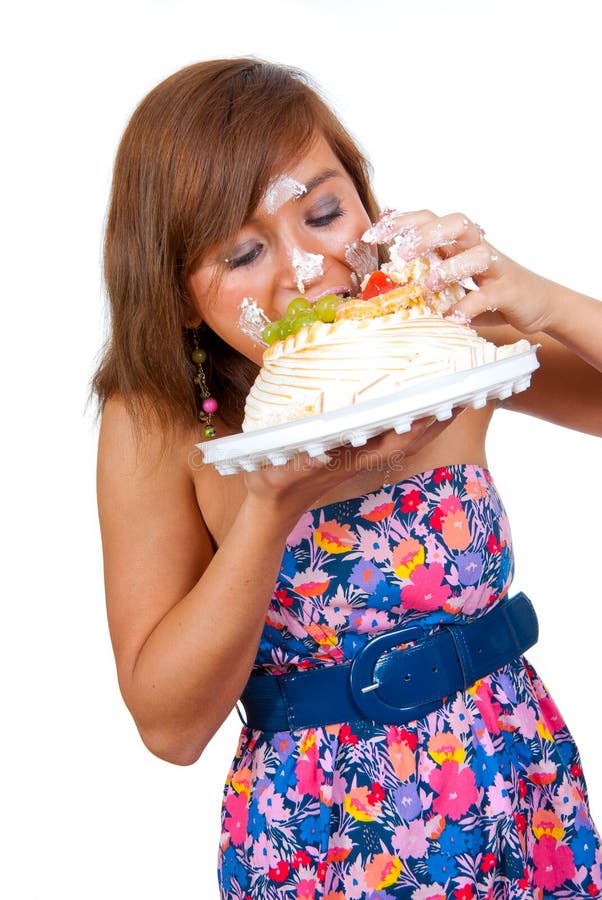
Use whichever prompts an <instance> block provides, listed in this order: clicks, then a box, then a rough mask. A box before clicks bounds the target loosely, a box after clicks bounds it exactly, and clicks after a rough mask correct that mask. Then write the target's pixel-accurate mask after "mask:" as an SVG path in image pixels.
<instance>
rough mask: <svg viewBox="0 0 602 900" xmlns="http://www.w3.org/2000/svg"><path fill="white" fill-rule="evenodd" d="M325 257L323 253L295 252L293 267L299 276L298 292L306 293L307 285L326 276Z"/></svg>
mask: <svg viewBox="0 0 602 900" xmlns="http://www.w3.org/2000/svg"><path fill="white" fill-rule="evenodd" d="M323 263H324V257H323V255H322V254H321V253H305V252H304V251H303V250H297V248H296V247H295V248H294V250H293V258H292V266H293V269H294V270H295V274H296V276H297V290H298V291H299V293H300V294H304V293H305V285H306V284H311V282H312V281H315V280H316V278H320V277H321V276H322V275H323V274H324V266H323Z"/></svg>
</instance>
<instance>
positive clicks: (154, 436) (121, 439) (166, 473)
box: [97, 398, 213, 688]
mask: <svg viewBox="0 0 602 900" xmlns="http://www.w3.org/2000/svg"><path fill="white" fill-rule="evenodd" d="M190 444H191V441H190V436H189V435H186V433H185V432H184V431H182V432H175V433H174V436H173V439H172V440H171V441H170V443H168V445H167V447H165V448H162V439H161V433H160V431H159V430H158V428H156V427H155V428H154V429H153V428H152V427H149V428H148V430H147V431H146V433H145V435H144V438H143V440H142V441H140V442H137V441H136V434H135V430H134V426H133V423H132V421H131V418H130V416H129V413H128V410H127V408H126V405H125V403H124V401H123V400H122V399H120V398H115V399H111V400H109V401H108V402H107V404H106V406H105V409H104V412H103V416H102V422H101V428H100V436H99V446H98V467H97V491H98V510H99V519H100V529H101V537H102V545H103V558H104V570H105V591H106V598H107V611H108V617H109V627H110V631H111V638H112V641H113V649H114V652H115V656H116V660H117V668H118V674H119V677H120V681H121V682H122V688H123V681H124V680H125V679H127V676H128V673H130V672H131V671H132V669H133V667H134V665H135V661H136V658H137V656H138V653H139V652H140V649H141V647H142V646H143V644H144V642H145V641H146V639H147V637H148V636H149V634H150V633H151V632H152V630H153V629H154V627H155V626H156V625H157V623H158V622H159V621H160V620H161V619H162V618H163V616H164V615H165V614H166V613H167V612H168V611H169V609H171V607H173V606H174V605H175V604H176V603H178V602H179V601H180V600H181V599H182V598H183V597H184V596H185V595H186V594H187V593H188V592H189V591H190V590H191V588H192V587H193V586H194V584H196V582H197V581H198V579H199V578H200V577H201V575H202V573H203V571H204V570H205V568H206V567H207V565H208V564H209V562H210V561H211V558H212V556H213V545H212V542H211V538H210V536H209V533H208V530H207V528H206V526H205V523H204V521H203V518H202V515H201V512H200V510H199V506H198V503H197V499H196V495H195V486H194V482H193V480H192V477H191V474H190V469H189V466H188V465H187V453H188V452H189V447H190Z"/></svg>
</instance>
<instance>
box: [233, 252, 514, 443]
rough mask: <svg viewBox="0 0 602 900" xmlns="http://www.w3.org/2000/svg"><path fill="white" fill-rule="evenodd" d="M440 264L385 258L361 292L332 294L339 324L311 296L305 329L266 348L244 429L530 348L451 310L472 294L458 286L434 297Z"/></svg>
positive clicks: (372, 395)
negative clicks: (432, 284) (489, 336)
mask: <svg viewBox="0 0 602 900" xmlns="http://www.w3.org/2000/svg"><path fill="white" fill-rule="evenodd" d="M431 263H432V260H430V259H429V258H428V257H419V258H417V259H416V260H413V261H412V262H411V263H409V264H407V265H400V264H399V262H396V263H394V264H392V263H387V264H385V265H384V266H383V267H381V269H380V270H377V271H376V272H373V273H372V274H371V275H370V276H366V278H365V279H364V282H363V289H362V292H361V295H360V296H359V297H355V298H351V299H342V298H340V297H338V298H333V299H332V300H331V307H332V313H331V315H329V316H327V318H332V319H333V321H311V319H312V316H315V309H314V308H315V307H317V304H313V305H312V304H309V303H308V302H307V301H304V305H303V307H301V308H300V309H299V310H298V313H297V320H296V321H297V322H300V323H301V327H299V328H298V330H296V333H292V334H288V335H286V334H285V336H283V337H279V338H278V339H276V340H274V341H273V343H271V344H270V345H269V346H268V347H267V349H266V350H265V351H264V355H263V364H262V367H261V370H260V372H259V374H258V376H257V378H256V380H255V383H254V384H253V386H252V388H251V391H250V392H249V395H248V397H247V400H246V405H245V416H244V421H243V425H242V430H243V431H245V432H249V431H254V430H256V429H259V428H266V427H269V426H272V425H279V424H282V423H284V422H290V421H294V420H295V419H300V418H304V417H307V416H315V415H319V414H321V413H326V412H329V411H330V410H334V409H339V408H341V407H345V406H351V405H353V404H356V403H359V402H361V401H364V400H372V399H375V398H378V397H382V396H385V395H386V394H390V393H392V392H395V391H399V390H402V389H403V388H405V387H409V386H411V385H414V384H416V383H418V382H420V381H425V380H428V379H433V378H437V377H439V376H442V375H447V374H450V373H454V372H459V371H462V370H466V369H471V368H474V367H476V366H480V365H483V364H485V363H490V362H494V361H496V360H498V359H502V358H505V357H507V356H510V355H512V354H515V353H521V352H523V351H525V350H528V349H529V347H530V344H529V343H528V341H526V340H520V341H517V342H516V343H514V344H508V345H505V346H502V347H497V346H496V345H495V344H492V343H490V342H489V341H486V340H485V339H484V338H482V337H480V336H479V335H478V334H477V333H476V331H474V329H473V328H471V327H470V324H469V322H468V321H467V320H466V319H465V318H463V317H462V316H460V315H456V314H453V313H452V314H451V315H445V313H446V312H447V310H448V309H449V308H450V307H451V306H452V305H453V304H454V303H455V302H456V300H458V299H459V298H460V297H461V296H462V295H463V294H464V293H465V292H464V290H463V289H462V287H461V285H457V286H452V287H448V288H446V289H445V291H444V292H441V293H439V294H432V293H429V292H428V291H427V290H426V288H425V287H424V281H425V277H426V274H427V273H428V271H429V269H430V265H431ZM335 301H336V302H335ZM298 303H299V304H300V303H301V300H299V301H298ZM293 305H294V301H293ZM326 305H327V304H326ZM322 307H323V308H324V303H323V304H322ZM289 309H290V307H289ZM304 316H305V318H303V317H304ZM289 318H290V316H289ZM282 321H283V322H284V320H282ZM288 324H289V325H290V324H291V322H290V321H289V323H288ZM293 324H294V323H293ZM273 327H274V328H276V329H277V327H278V326H277V325H274V326H273ZM285 331H286V329H285Z"/></svg>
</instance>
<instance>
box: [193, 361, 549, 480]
mask: <svg viewBox="0 0 602 900" xmlns="http://www.w3.org/2000/svg"><path fill="white" fill-rule="evenodd" d="M538 346H539V345H535V346H532V347H531V348H530V349H529V350H525V351H524V352H523V353H517V354H516V355H514V356H508V357H507V358H506V359H498V360H497V361H496V362H492V363H485V364H484V365H482V366H477V368H475V369H467V370H466V371H463V372H456V373H454V374H453V375H443V376H441V377H440V378H434V379H432V380H431V381H421V382H419V383H418V384H416V385H414V386H412V387H407V388H404V389H403V390H401V391H395V393H393V394H387V395H386V396H385V397H379V398H378V399H376V400H364V401H363V402H361V403H356V404H355V405H354V406H345V407H344V408H343V409H334V410H332V411H331V412H327V413H322V415H319V416H309V417H307V418H305V419H295V421H294V422H285V423H284V424H282V425H274V426H273V427H271V428H261V429H259V430H257V431H247V432H243V433H241V434H233V435H230V436H228V437H224V438H218V440H214V441H204V442H203V443H202V444H197V445H196V446H197V447H198V448H199V450H200V451H201V453H202V454H203V461H204V462H205V463H209V464H211V465H213V466H215V468H216V469H217V471H218V472H219V473H220V474H221V475H233V474H235V473H236V472H239V471H241V470H245V471H248V472H252V471H253V470H254V469H258V468H259V467H260V466H265V465H268V464H272V465H274V466H282V465H284V464H285V463H286V462H288V460H289V459H291V458H292V457H293V456H295V454H297V453H303V452H306V453H308V454H309V455H310V456H319V455H320V454H321V453H324V452H325V451H326V450H331V449H332V448H333V447H340V446H342V445H343V444H351V445H352V446H353V447H361V446H362V445H363V444H365V443H366V441H367V440H368V439H369V438H371V437H374V435H376V434H380V433H381V432H382V431H388V430H389V429H394V430H395V431H396V432H397V433H398V434H402V433H403V432H405V431H409V429H410V427H411V425H412V422H413V421H414V420H415V419H420V418H422V417H423V416H436V417H437V419H439V420H440V421H442V420H443V419H449V418H450V416H451V414H452V410H453V409H454V407H457V406H472V407H473V408H474V409H479V408H480V407H482V406H485V404H486V403H487V402H488V400H493V399H496V400H505V399H506V398H507V397H510V395H511V394H518V393H519V392H520V391H524V390H526V388H528V387H529V384H530V383H531V374H532V373H533V372H534V371H535V369H537V368H538V367H539V363H538V361H537V356H536V350H537V347H538Z"/></svg>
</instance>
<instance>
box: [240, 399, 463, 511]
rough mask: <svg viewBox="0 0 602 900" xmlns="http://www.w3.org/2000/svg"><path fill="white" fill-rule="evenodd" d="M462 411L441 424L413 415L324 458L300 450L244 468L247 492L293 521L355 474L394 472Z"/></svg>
mask: <svg viewBox="0 0 602 900" xmlns="http://www.w3.org/2000/svg"><path fill="white" fill-rule="evenodd" d="M461 412H462V410H461V409H457V410H455V412H454V415H453V416H452V417H451V418H449V419H446V420H445V421H443V422H438V421H437V419H436V418H435V417H434V416H430V417H425V418H422V419H416V421H415V422H414V423H413V424H412V427H411V428H410V430H409V431H407V432H405V433H404V434H397V432H395V431H394V430H389V431H385V432H383V433H382V434H379V435H376V436H375V437H373V438H370V440H368V441H367V442H366V443H365V444H364V445H363V446H361V447H353V446H351V444H344V445H341V446H339V447H336V448H334V449H333V450H329V451H328V452H327V454H325V455H326V456H327V457H328V459H324V457H323V456H322V457H310V456H309V455H308V454H307V453H300V454H297V455H296V456H294V457H293V458H292V459H291V460H289V461H288V462H287V463H286V464H285V465H283V466H273V465H268V466H264V467H262V468H260V469H257V470H256V471H254V472H247V473H246V474H245V483H246V487H247V495H248V497H249V499H251V500H257V501H259V503H260V504H261V507H262V512H263V513H264V514H265V513H268V512H270V510H271V511H273V513H274V515H275V516H280V517H281V518H282V519H283V520H284V521H285V522H286V523H291V522H292V524H294V523H295V522H296V521H297V520H298V518H299V516H301V515H302V514H303V513H304V512H305V511H306V510H308V509H310V508H311V507H312V506H314V505H315V504H316V501H318V500H319V499H320V498H321V497H323V496H325V495H326V494H328V493H329V492H330V491H333V490H335V489H336V488H337V487H339V486H340V485H341V484H343V483H344V482H346V481H348V480H349V479H351V478H353V477H354V476H355V475H358V473H360V472H362V471H370V470H376V469H378V470H379V471H381V472H382V474H383V479H384V476H385V473H386V471H387V469H390V470H391V471H396V470H399V469H400V468H401V466H402V463H403V460H404V459H405V457H406V456H409V455H411V454H414V453H416V452H417V451H418V450H420V448H421V447H423V446H424V445H425V444H427V443H429V442H430V441H431V440H433V438H435V437H437V436H438V435H439V434H440V433H441V432H442V431H443V430H444V429H445V428H447V426H448V425H449V424H450V423H451V422H452V421H454V419H455V418H456V417H457V416H458V415H459V414H460V413H461Z"/></svg>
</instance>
